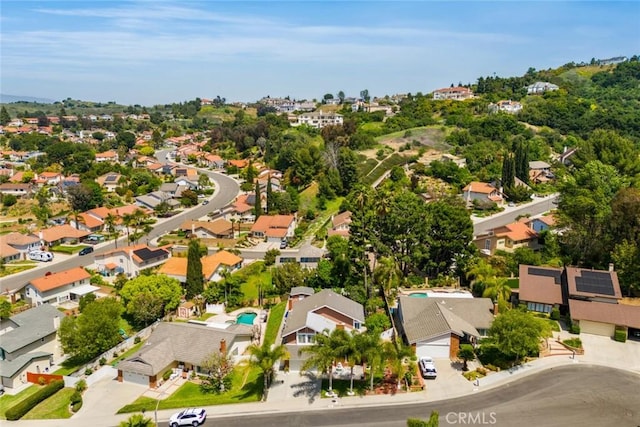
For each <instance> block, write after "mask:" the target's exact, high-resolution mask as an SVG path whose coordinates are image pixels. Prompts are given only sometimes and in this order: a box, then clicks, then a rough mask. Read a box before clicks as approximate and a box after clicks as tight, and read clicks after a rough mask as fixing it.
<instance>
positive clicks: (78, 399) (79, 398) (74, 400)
mask: <svg viewBox="0 0 640 427" xmlns="http://www.w3.org/2000/svg"><path fill="white" fill-rule="evenodd" d="M69 400H70V401H71V404H72V405H73V404H74V403H78V402H82V395H81V394H80V392H79V391H78V390H76V391H74V392H73V394H72V395H71V397H70V398H69Z"/></svg>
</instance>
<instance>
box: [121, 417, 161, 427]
mask: <svg viewBox="0 0 640 427" xmlns="http://www.w3.org/2000/svg"><path fill="white" fill-rule="evenodd" d="M155 426H156V423H154V422H153V420H152V419H151V418H145V416H144V415H143V414H133V415H131V416H130V417H129V418H127V419H126V420H125V421H122V422H121V423H120V424H119V427H155Z"/></svg>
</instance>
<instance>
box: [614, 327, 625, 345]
mask: <svg viewBox="0 0 640 427" xmlns="http://www.w3.org/2000/svg"><path fill="white" fill-rule="evenodd" d="M613 339H614V340H615V341H618V342H626V341H627V332H626V331H622V330H620V329H616V332H615V333H614V334H613Z"/></svg>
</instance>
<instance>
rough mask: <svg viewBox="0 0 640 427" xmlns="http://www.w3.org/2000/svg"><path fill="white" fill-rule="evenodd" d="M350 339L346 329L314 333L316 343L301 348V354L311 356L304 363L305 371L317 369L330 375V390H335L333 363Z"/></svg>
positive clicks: (303, 368)
mask: <svg viewBox="0 0 640 427" xmlns="http://www.w3.org/2000/svg"><path fill="white" fill-rule="evenodd" d="M346 339H348V334H347V332H346V331H345V330H344V329H334V330H333V331H331V332H329V331H328V330H325V331H323V332H322V333H319V334H316V335H314V344H313V345H309V346H305V347H302V348H300V350H299V351H300V353H301V354H308V355H309V356H308V357H307V359H306V360H305V361H304V363H303V364H302V370H303V371H309V370H310V369H317V370H318V371H320V372H321V373H322V374H328V375H329V392H331V391H332V390H333V364H334V362H335V361H336V359H338V358H339V357H340V356H341V354H340V352H339V351H340V349H341V347H342V346H343V345H344V342H345V341H346Z"/></svg>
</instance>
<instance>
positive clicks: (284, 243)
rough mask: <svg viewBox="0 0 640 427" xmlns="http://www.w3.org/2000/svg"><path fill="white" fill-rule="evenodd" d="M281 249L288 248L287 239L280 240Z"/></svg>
mask: <svg viewBox="0 0 640 427" xmlns="http://www.w3.org/2000/svg"><path fill="white" fill-rule="evenodd" d="M280 249H287V242H286V241H282V242H280Z"/></svg>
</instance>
